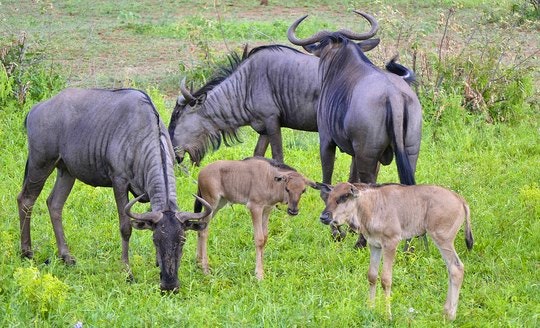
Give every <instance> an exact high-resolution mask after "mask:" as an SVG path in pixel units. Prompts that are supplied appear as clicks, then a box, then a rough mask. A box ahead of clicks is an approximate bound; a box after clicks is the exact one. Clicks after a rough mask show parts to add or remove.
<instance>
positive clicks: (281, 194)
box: [195, 157, 318, 279]
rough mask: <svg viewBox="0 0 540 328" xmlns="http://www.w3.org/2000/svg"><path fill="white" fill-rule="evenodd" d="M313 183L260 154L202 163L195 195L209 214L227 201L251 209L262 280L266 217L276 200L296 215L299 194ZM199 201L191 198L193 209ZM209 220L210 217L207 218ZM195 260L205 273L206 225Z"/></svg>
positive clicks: (266, 236) (200, 236) (206, 261)
mask: <svg viewBox="0 0 540 328" xmlns="http://www.w3.org/2000/svg"><path fill="white" fill-rule="evenodd" d="M307 186H310V187H312V188H318V187H317V185H316V184H315V183H314V182H313V181H310V180H308V179H306V178H305V177H304V176H302V175H301V174H300V173H298V172H297V171H296V170H295V169H294V168H292V167H290V166H288V165H286V164H283V163H281V162H277V161H274V160H270V159H267V158H264V157H250V158H246V159H244V160H242V161H225V160H222V161H217V162H213V163H211V164H209V165H207V166H205V167H204V168H203V169H202V170H201V171H200V173H199V177H198V192H197V193H198V195H199V196H201V197H202V198H203V199H205V200H206V201H207V202H208V203H209V204H210V207H211V208H212V215H211V217H214V216H215V215H216V213H217V212H218V211H219V210H220V209H221V208H222V207H223V206H225V205H226V204H227V203H232V204H244V205H246V207H247V208H248V209H249V211H250V212H251V219H252V221H253V233H254V238H253V239H254V241H255V248H256V254H257V255H256V266H255V275H256V277H257V279H263V276H264V269H263V252H264V246H265V245H266V241H267V240H268V217H269V215H270V212H271V211H272V208H273V207H274V206H275V205H276V204H278V203H284V204H287V206H288V208H287V213H288V214H290V215H297V214H298V204H299V202H300V197H301V196H302V194H303V193H304V192H305V191H306V187H307ZM200 210H201V203H200V202H199V201H198V200H197V201H195V212H198V211H200ZM208 220H210V219H208ZM198 235H199V238H198V242H197V259H198V261H199V263H200V264H201V267H202V269H203V271H204V273H205V274H207V273H209V267H208V254H207V251H206V244H207V241H208V226H207V227H206V228H205V229H203V230H200V231H199V233H198Z"/></svg>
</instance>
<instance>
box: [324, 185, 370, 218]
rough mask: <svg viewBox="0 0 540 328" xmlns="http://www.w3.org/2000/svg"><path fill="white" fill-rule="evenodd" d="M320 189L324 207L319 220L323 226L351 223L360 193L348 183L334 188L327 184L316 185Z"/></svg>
mask: <svg viewBox="0 0 540 328" xmlns="http://www.w3.org/2000/svg"><path fill="white" fill-rule="evenodd" d="M317 185H318V186H319V188H320V189H321V194H322V196H323V199H325V203H326V207H325V208H324V210H323V211H322V213H321V216H320V220H321V222H322V223H324V224H330V225H333V226H340V225H342V224H345V223H348V224H350V223H351V218H352V217H353V216H354V215H355V214H356V201H355V199H356V198H358V197H359V194H360V191H359V190H358V188H357V187H356V186H355V185H353V184H351V183H348V182H344V183H338V184H337V185H336V186H335V187H332V186H330V185H327V184H323V183H319V184H317Z"/></svg>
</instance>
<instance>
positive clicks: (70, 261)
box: [61, 254, 76, 265]
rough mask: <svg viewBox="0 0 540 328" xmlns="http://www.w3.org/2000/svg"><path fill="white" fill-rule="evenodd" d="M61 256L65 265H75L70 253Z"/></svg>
mask: <svg viewBox="0 0 540 328" xmlns="http://www.w3.org/2000/svg"><path fill="white" fill-rule="evenodd" d="M61 258H62V261H64V263H65V264H66V265H75V263H76V261H75V258H74V257H73V256H71V255H70V254H66V255H62V256H61Z"/></svg>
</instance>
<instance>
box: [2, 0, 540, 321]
mask: <svg viewBox="0 0 540 328" xmlns="http://www.w3.org/2000/svg"><path fill="white" fill-rule="evenodd" d="M269 2H270V5H269V6H259V1H255V0H254V1H249V2H242V3H241V4H238V1H196V0H188V1H161V2H157V1H151V0H147V1H138V2H136V3H133V2H132V1H124V0H119V1H115V2H109V1H92V2H86V1H77V0H69V1H62V2H51V1H33V2H29V1H23V2H19V1H2V2H1V3H0V35H1V38H0V63H1V64H0V125H1V128H0V148H1V149H2V150H3V151H2V153H1V154H0V167H1V168H2V179H1V181H0V189H1V190H3V193H2V194H1V195H0V204H2V205H1V207H0V211H1V212H0V213H1V215H2V217H3V218H4V220H3V221H2V222H1V223H0V326H7V327H17V326H30V325H34V326H40V327H47V326H55V327H56V326H64V327H66V326H73V325H75V324H77V323H78V324H81V323H82V324H83V325H84V326H90V327H94V326H95V327H102V326H122V327H131V326H137V327H140V326H171V325H182V326H250V327H252V326H300V327H311V326H375V327H379V326H384V327H386V326H399V327H401V326H453V325H455V326H464V327H478V326H481V327H483V326H485V327H493V326H503V327H506V326H510V327H516V326H519V327H522V326H525V327H535V326H538V324H539V317H538V314H539V313H540V305H539V304H540V297H539V296H538V295H540V290H539V285H538V281H539V279H538V270H539V269H540V261H539V259H540V254H539V249H540V247H539V246H540V237H539V236H540V233H539V232H540V220H539V218H540V166H539V165H538V163H539V162H540V140H539V139H540V126H539V106H538V102H539V97H538V83H539V82H538V81H539V80H540V79H539V74H538V67H539V62H538V54H539V46H538V45H539V37H538V35H539V33H538V32H539V26H540V25H539V20H538V18H539V14H538V1H535V0H531V1H517V0H504V1H499V2H497V4H494V3H493V2H492V1H481V0H480V1H478V0H445V1H432V0H429V1H422V2H418V1H408V0H399V1H386V0H378V1H363V0H351V1H329V0H322V1H318V2H316V3H315V2H311V1H302V0H291V1H282V0H275V1H273V0H270V1H269ZM158 8H159V10H158ZM353 8H355V9H362V10H364V11H367V12H370V13H373V14H374V15H375V16H376V18H377V19H378V20H379V22H380V25H381V30H380V32H379V36H380V37H381V39H382V42H381V44H380V46H379V47H377V48H376V49H374V50H373V51H371V52H370V53H369V56H370V58H371V59H372V60H373V61H374V62H375V63H377V64H378V65H381V66H382V65H383V64H384V62H385V61H386V60H388V59H389V58H390V57H391V56H393V55H394V54H396V53H399V54H400V62H401V63H403V64H404V65H407V66H409V67H412V68H414V70H415V71H416V73H417V75H418V78H419V83H418V85H417V86H416V91H417V93H418V94H419V97H420V100H421V102H422V105H423V110H424V133H423V140H422V149H421V153H420V159H419V163H418V171H417V181H419V182H420V183H435V184H440V185H443V186H446V187H448V188H451V189H454V190H456V191H458V192H459V193H460V194H462V195H463V196H464V197H465V198H466V199H467V200H468V202H469V204H470V206H471V211H472V222H473V232H474V235H475V241H476V243H475V247H474V249H473V250H472V251H471V252H466V249H465V245H464V241H463V236H462V234H459V235H458V237H457V239H456V248H457V250H458V253H459V254H460V257H461V258H462V260H463V262H464V263H465V267H466V275H465V281H464V285H463V288H462V294H461V298H460V305H459V308H458V317H457V320H456V321H455V323H448V322H445V321H444V319H443V317H442V305H443V303H444V298H445V294H446V288H447V274H446V271H445V266H444V264H443V262H442V260H441V258H440V254H438V251H437V250H436V249H435V247H433V245H432V244H431V245H430V247H429V249H424V248H423V246H422V245H421V243H419V242H418V245H416V246H417V247H416V252H415V253H414V254H407V255H406V254H403V253H401V252H399V253H398V256H397V259H396V263H395V266H394V286H393V297H392V301H393V313H394V320H393V321H388V320H386V318H385V316H384V306H383V302H382V297H381V299H380V301H381V302H378V304H377V307H376V309H375V310H371V309H369V308H367V307H366V302H365V300H366V299H367V290H368V284H367V280H366V270H367V265H368V258H369V254H368V252H367V251H366V250H354V249H353V247H352V246H353V244H354V242H355V238H354V237H352V236H349V237H348V238H347V239H346V240H345V241H344V242H343V243H334V242H332V241H331V240H330V233H329V231H328V229H327V227H326V226H323V225H322V224H320V223H319V222H318V214H319V213H320V211H321V210H322V207H323V204H322V202H321V201H320V199H319V196H318V193H317V192H316V191H308V192H307V193H306V194H305V196H304V198H303V199H302V202H301V204H300V206H301V212H300V215H298V216H297V217H288V216H287V215H286V211H285V210H284V209H283V208H282V207H278V208H277V209H276V210H275V211H274V213H273V214H272V217H271V222H270V237H269V241H268V245H267V247H266V251H265V269H266V278H265V280H264V281H261V282H258V281H256V279H255V278H254V275H253V270H254V260H255V259H254V253H255V252H254V246H253V242H252V238H253V237H252V231H251V230H252V228H251V222H250V221H251V220H250V218H249V215H248V213H247V211H246V210H245V209H244V208H243V207H241V206H234V207H233V206H228V207H226V208H224V209H223V210H221V211H220V213H219V214H218V216H217V217H216V219H215V220H214V221H213V222H212V224H211V228H210V229H211V232H210V239H209V255H210V264H211V267H212V274H211V275H209V276H204V275H202V273H201V270H200V269H199V268H197V266H196V264H195V243H196V234H194V233H191V234H189V235H188V240H187V243H186V246H185V248H184V257H183V261H182V265H181V267H180V273H179V276H180V281H181V284H182V286H181V290H180V292H179V294H177V295H161V294H160V293H159V292H158V288H157V285H158V281H159V270H158V269H157V268H156V267H154V265H153V263H154V248H153V246H152V241H151V236H150V234H148V233H145V232H138V231H135V232H134V234H133V236H132V240H131V262H132V269H133V272H134V275H135V277H136V281H135V282H133V283H127V282H126V276H125V273H124V272H123V271H122V264H121V261H120V237H119V233H118V218H117V214H116V210H115V205H114V201H113V197H112V192H111V191H110V190H109V189H106V188H92V187H89V186H86V185H83V184H82V183H77V184H76V185H75V187H74V189H73V191H72V193H71V195H70V198H69V200H68V202H67V204H66V207H65V210H64V227H65V232H66V236H67V240H68V243H69V245H70V248H71V251H72V253H73V255H74V256H75V257H76V258H77V265H75V266H73V267H66V266H65V265H64V264H63V263H62V262H61V261H59V260H58V259H57V258H56V245H55V242H54V236H53V232H52V229H51V224H50V221H49V219H48V212H47V208H46V205H45V199H46V197H47V195H48V192H49V191H50V189H51V187H52V182H53V180H54V179H52V178H51V179H50V181H48V182H47V184H46V187H45V190H44V192H43V193H42V195H41V196H40V197H39V199H38V202H37V203H36V207H35V209H34V217H33V222H32V237H33V244H34V247H35V259H34V260H32V261H29V260H23V259H21V258H20V256H19V224H18V218H17V208H16V200H15V199H16V195H17V193H18V192H19V191H20V188H21V182H22V176H23V171H24V163H25V160H26V137H25V131H24V128H23V121H24V117H25V115H26V113H27V112H28V111H29V110H30V108H31V106H32V105H33V104H35V103H36V102H38V101H41V100H43V99H47V98H49V97H51V96H52V95H54V94H56V93H57V92H58V91H59V90H61V89H62V88H64V87H66V86H76V87H137V88H142V89H145V90H146V91H147V92H148V93H149V94H150V96H151V97H152V99H153V100H154V102H155V104H156V107H157V108H158V110H159V111H160V113H161V115H162V118H163V120H164V121H165V122H166V123H168V121H169V116H170V113H171V110H172V108H173V106H174V101H175V99H176V95H177V93H178V90H177V89H178V82H179V80H180V79H181V78H182V77H184V76H187V78H188V81H189V82H188V83H193V85H194V87H195V88H197V87H199V86H201V85H202V84H203V83H204V82H205V81H207V80H208V79H209V78H210V76H211V74H212V72H213V71H214V70H215V69H216V67H218V66H219V65H223V64H224V63H226V62H227V57H226V56H227V54H228V53H229V52H230V51H238V52H240V51H241V50H242V48H243V46H244V44H245V43H248V44H249V46H250V47H254V46H256V45H262V44H269V43H282V44H288V41H287V40H286V37H285V31H286V29H287V27H288V24H290V22H292V21H293V20H294V19H296V18H297V17H299V16H301V15H303V14H310V18H309V19H308V20H307V21H306V24H305V26H304V27H305V29H303V30H299V34H300V35H301V36H302V35H308V34H311V33H313V32H315V31H317V30H319V29H337V28H341V27H346V28H352V29H361V28H363V27H365V25H360V26H359V23H358V19H357V18H356V17H355V16H354V15H352V14H351V13H350V9H353ZM360 24H363V23H360ZM242 139H243V140H244V142H243V143H241V144H238V145H235V146H233V147H229V148H222V149H220V150H218V151H217V152H215V153H213V154H211V155H210V156H208V157H206V158H205V160H204V161H203V163H202V165H203V166H204V165H205V164H208V163H210V162H212V161H214V160H217V159H222V158H228V159H239V158H243V157H247V156H250V155H251V154H252V150H253V148H254V144H255V140H256V135H255V134H254V133H253V132H252V130H250V129H249V128H246V129H243V130H242ZM284 143H285V148H286V149H285V151H286V153H285V159H286V162H287V163H288V164H290V165H292V166H294V167H296V168H297V169H298V170H299V171H300V172H302V173H304V174H305V175H307V176H308V177H310V178H312V179H314V180H318V179H319V178H320V175H321V172H320V164H319V158H318V137H317V135H316V134H315V133H304V132H299V131H291V130H286V131H284ZM348 163H349V158H348V156H346V155H343V154H338V156H337V162H336V173H335V180H336V181H343V180H346V179H347V172H348ZM198 171H199V168H197V167H191V166H183V167H178V169H177V174H176V175H177V178H178V180H177V186H178V195H179V203H180V205H181V207H182V208H183V209H186V210H188V209H191V208H192V202H193V199H192V197H191V194H192V193H193V192H195V190H196V184H195V180H196V177H197V173H198ZM379 181H381V182H390V181H397V174H396V172H395V166H394V165H390V166H388V167H383V168H382V170H381V174H380V178H379ZM380 294H382V292H381V291H379V295H380Z"/></svg>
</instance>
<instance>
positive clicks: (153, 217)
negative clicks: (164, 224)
mask: <svg viewBox="0 0 540 328" xmlns="http://www.w3.org/2000/svg"><path fill="white" fill-rule="evenodd" d="M144 196H146V194H142V195H139V196H138V197H135V198H133V199H132V200H131V201H130V202H129V203H127V205H126V207H124V212H126V214H127V216H129V217H130V218H132V219H135V220H141V221H150V222H152V223H156V222H158V221H159V220H161V218H162V217H163V213H158V212H149V213H144V214H134V213H132V212H131V207H132V206H133V204H135V203H136V202H138V201H139V199H141V198H143V197H144Z"/></svg>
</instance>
